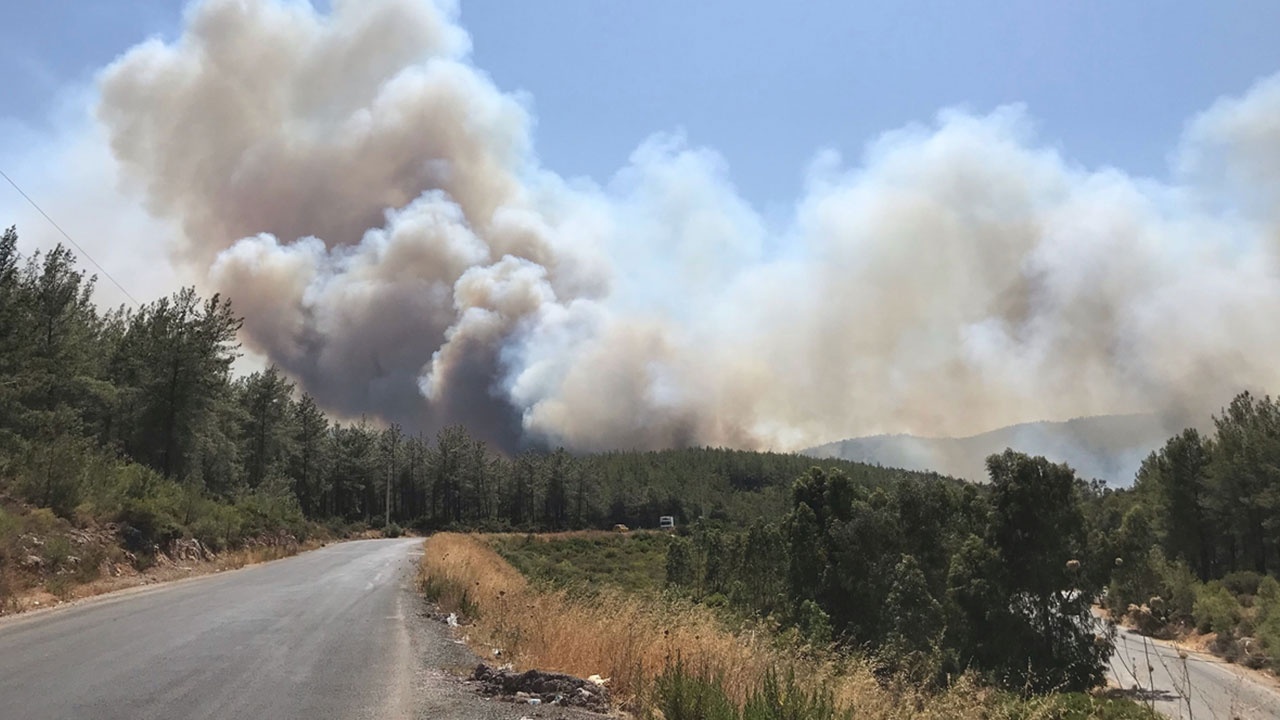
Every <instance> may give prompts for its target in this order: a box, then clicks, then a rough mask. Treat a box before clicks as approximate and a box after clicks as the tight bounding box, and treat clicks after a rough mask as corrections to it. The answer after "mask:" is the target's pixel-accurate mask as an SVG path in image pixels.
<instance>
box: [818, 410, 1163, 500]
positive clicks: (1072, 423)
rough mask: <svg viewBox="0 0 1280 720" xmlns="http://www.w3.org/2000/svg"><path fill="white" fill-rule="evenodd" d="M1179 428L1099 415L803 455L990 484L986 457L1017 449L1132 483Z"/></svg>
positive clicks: (1113, 481)
mask: <svg viewBox="0 0 1280 720" xmlns="http://www.w3.org/2000/svg"><path fill="white" fill-rule="evenodd" d="M1180 429H1181V428H1172V429H1171V428H1168V427H1166V423H1164V422H1163V421H1162V420H1161V418H1160V417H1158V416H1156V415H1153V414H1133V415H1098V416H1094V417H1083V418H1075V419H1073V420H1066V421H1063V422H1029V423H1022V424H1019V425H1010V426H1009V427H1003V428H999V429H996V430H992V431H990V432H985V433H982V434H980V435H973V436H970V437H963V438H923V437H917V436H915V435H874V436H870V437H862V438H851V439H848V440H839V441H837V442H832V443H827V444H825V445H819V446H817V447H813V448H809V449H808V450H804V451H802V452H803V454H805V455H809V456H811V457H816V458H840V459H843V460H853V461H856V462H865V463H871V464H879V465H884V466H888V467H898V468H903V469H905V470H923V471H928V470H933V471H936V472H939V473H942V474H944V475H953V476H955V477H962V478H966V479H968V480H986V478H987V472H986V464H985V463H986V458H987V456H988V455H991V454H993V453H998V452H1002V451H1004V449H1005V448H1013V449H1014V450H1017V451H1019V452H1025V453H1027V454H1029V455H1043V456H1045V457H1047V458H1049V459H1050V460H1052V461H1054V462H1065V463H1067V464H1069V465H1070V466H1071V467H1073V468H1075V470H1076V474H1077V475H1079V476H1080V477H1082V478H1088V479H1092V478H1098V479H1101V480H1105V481H1106V482H1107V483H1108V484H1110V485H1113V486H1128V485H1131V484H1133V477H1134V474H1135V473H1136V472H1137V471H1138V467H1139V466H1140V465H1141V464H1142V461H1143V460H1144V459H1145V458H1146V457H1147V455H1149V454H1150V453H1151V452H1152V451H1153V450H1156V449H1158V448H1160V447H1161V446H1163V445H1164V443H1165V441H1166V440H1168V439H1169V437H1170V436H1171V435H1173V434H1174V433H1176V432H1177V431H1178V430H1180Z"/></svg>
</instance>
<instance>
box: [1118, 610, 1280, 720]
mask: <svg viewBox="0 0 1280 720" xmlns="http://www.w3.org/2000/svg"><path fill="white" fill-rule="evenodd" d="M1185 655H1186V657H1185V658H1183V657H1181V656H1180V655H1179V652H1178V649H1177V648H1176V647H1174V646H1173V645H1171V644H1169V643H1163V642H1160V641H1156V640H1151V639H1148V638H1144V637H1142V636H1141V635H1138V634H1136V633H1131V632H1129V631H1126V630H1123V629H1121V630H1120V631H1119V635H1118V636H1117V637H1116V653H1115V655H1113V656H1112V658H1111V675H1112V680H1113V682H1115V683H1116V684H1118V685H1119V686H1120V687H1122V688H1124V689H1126V690H1134V692H1132V693H1131V696H1132V697H1134V699H1135V700H1138V701H1140V702H1144V703H1145V702H1150V703H1152V704H1153V705H1154V707H1155V709H1156V710H1158V711H1160V713H1161V714H1163V715H1165V716H1168V717H1171V718H1180V719H1184V720H1236V719H1239V720H1274V719H1275V718H1280V693H1278V692H1277V691H1276V690H1274V689H1273V688H1271V687H1268V686H1266V685H1264V684H1263V683H1262V682H1260V681H1258V680H1255V679H1254V678H1252V677H1250V676H1249V675H1248V674H1247V673H1246V672H1245V671H1244V670H1243V669H1241V668H1239V667H1236V666H1234V665H1230V664H1228V663H1225V662H1223V661H1222V660H1219V659H1217V658H1214V657H1212V656H1209V655H1203V654H1201V653H1192V652H1188V653H1185ZM1188 699H1189V701H1188Z"/></svg>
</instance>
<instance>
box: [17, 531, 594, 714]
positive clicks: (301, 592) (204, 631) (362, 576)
mask: <svg viewBox="0 0 1280 720" xmlns="http://www.w3.org/2000/svg"><path fill="white" fill-rule="evenodd" d="M421 547H422V541H421V540H412V539H409V540H364V541H357V542H347V543H338V544H334V545H330V546H328V547H325V548H323V549H320V550H317V551H314V552H309V553H305V554H303V555H299V556H297V557H293V558H288V559H285V560H280V561H276V562H272V563H267V564H263V565H256V566H252V567H248V568H245V569H242V570H237V571H233V572H228V573H222V574H217V575H212V576H206V577H202V578H196V579H192V580H184V581H180V582H177V583H173V584H170V585H161V586H156V587H154V588H151V589H148V590H145V591H142V592H135V593H126V594H122V595H118V596H108V597H106V598H101V599H98V600H96V601H89V602H87V603H85V604H83V605H78V606H73V607H70V608H66V609H59V610H52V611H47V612H40V613H33V614H31V615H29V616H18V617H16V618H12V619H8V620H5V621H4V622H0V718H4V720H66V719H68V718H94V719H95V720H149V719H152V718H154V719H156V720H159V719H161V718H163V719H165V720H172V719H173V718H184V719H188V720H198V719H201V718H219V719H223V718H229V719H239V718H244V719H246V720H248V719H250V718H251V719H253V720H262V719H265V718H271V719H272V720H288V719H290V718H299V719H301V718H307V719H308V720H314V719H324V720H330V719H333V720H343V719H347V718H350V719H351V720H363V719H365V718H379V719H382V718H388V719H397V718H405V719H410V718H467V719H469V718H475V719H476V720H482V719H483V720H488V719H491V718H512V719H515V718H519V717H521V716H532V717H538V716H543V715H544V712H543V711H544V708H532V707H529V706H518V705H515V704H512V703H507V702H501V701H495V700H487V699H484V698H481V697H479V696H477V695H475V694H474V693H472V692H470V691H469V690H467V689H466V688H465V687H464V686H462V685H461V684H460V683H459V682H457V681H456V680H455V679H453V677H454V676H453V674H452V673H451V671H453V670H456V669H457V668H460V667H465V666H467V665H468V664H470V665H472V666H474V663H475V657H474V655H471V654H470V653H469V651H467V650H465V648H462V647H460V646H459V645H457V644H456V643H454V641H453V640H452V638H451V637H450V636H449V635H448V633H447V631H446V630H445V628H444V627H443V626H441V625H439V624H438V623H433V622H430V621H428V620H425V619H423V618H421V617H420V613H419V609H420V601H419V600H418V599H417V598H416V597H415V595H414V593H413V589H412V577H413V575H412V571H413V568H414V566H415V563H416V558H417V557H418V556H419V555H420V553H421ZM555 713H556V715H557V716H559V717H565V716H566V715H568V714H567V713H566V712H565V711H563V710H561V709H559V708H556V709H555ZM546 716H548V717H549V715H546ZM572 716H573V717H581V715H579V714H576V713H575V714H573V715H572Z"/></svg>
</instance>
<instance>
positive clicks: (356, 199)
mask: <svg viewBox="0 0 1280 720" xmlns="http://www.w3.org/2000/svg"><path fill="white" fill-rule="evenodd" d="M333 5H334V7H333V10H332V12H331V13H330V14H328V15H324V14H321V13H319V12H317V11H316V10H314V9H312V8H311V7H310V6H309V5H307V4H305V3H294V2H288V3H286V2H242V1H239V0H205V1H203V2H199V3H197V4H196V5H194V6H193V7H191V8H190V9H189V10H188V13H187V17H186V22H185V26H184V28H183V30H182V33H181V35H180V37H178V38H177V39H176V40H175V41H173V42H171V43H165V42H163V41H160V40H152V41H148V42H146V43H144V44H142V45H139V46H137V47H135V48H133V49H132V50H130V51H129V52H128V53H127V54H125V55H124V56H123V57H121V58H120V59H119V60H117V61H116V62H115V63H114V64H112V65H111V66H110V67H109V68H107V69H106V70H105V71H104V72H103V73H102V75H101V77H100V81H99V90H100V103H99V106H98V118H99V120H100V122H101V123H102V125H103V127H104V128H105V131H106V134H107V136H108V137H109V139H110V143H111V148H112V153H113V155H114V157H115V159H116V161H117V162H118V163H119V165H120V167H121V168H122V169H123V172H124V174H125V176H126V178H128V180H129V181H130V182H131V183H132V184H135V185H136V186H137V187H139V188H141V192H142V193H143V194H144V195H145V199H146V202H147V207H148V209H149V210H150V211H151V212H152V213H154V214H156V215H157V216H160V217H164V218H169V219H172V220H174V221H175V222H176V223H177V224H178V225H179V226H180V227H181V228H182V238H181V241H180V242H179V243H178V244H177V245H176V247H175V252H176V255H177V256H178V257H179V258H180V259H181V261H182V262H183V263H186V264H187V265H188V266H190V267H196V268H199V269H200V271H201V273H204V272H205V271H207V277H208V279H209V282H210V283H211V286H212V287H214V288H216V289H217V290H220V291H223V292H226V293H228V294H230V296H231V297H232V298H233V300H234V302H235V306H236V308H237V310H238V311H239V312H240V313H242V314H243V315H244V316H245V318H246V322H245V327H244V341H245V342H246V343H247V344H248V346H249V347H250V348H252V349H254V350H256V351H258V352H261V353H262V354H264V355H265V356H267V357H268V358H269V359H270V360H271V361H273V362H275V363H277V364H278V365H280V366H281V367H282V368H284V369H285V370H286V371H288V372H289V373H290V374H291V375H292V376H294V377H295V378H297V379H298V380H299V382H300V383H301V384H302V386H303V387H304V388H305V389H306V390H308V391H309V392H311V393H312V394H314V395H315V396H316V397H317V398H318V400H320V401H321V403H322V404H324V405H326V406H327V407H329V408H331V409H333V410H335V411H337V412H339V413H343V414H346V415H356V414H359V413H361V412H368V413H370V414H372V415H375V416H378V417H381V418H384V419H386V420H392V421H399V422H402V423H406V424H408V425H410V426H413V427H419V428H422V429H425V430H428V431H429V430H431V429H433V428H436V427H440V426H442V425H444V424H448V423H465V424H467V425H468V426H470V427H471V428H472V429H473V431H474V432H477V433H478V434H480V435H482V436H485V437H486V438H487V439H489V440H492V441H495V442H498V443H500V444H501V445H503V446H505V447H508V448H514V447H519V446H520V445H522V444H524V443H551V444H564V445H567V446H569V447H572V448H576V449H583V450H587V449H600V448H613V447H642V448H645V447H664V446H673V445H682V444H711V445H731V446H739V447H772V448H779V449H792V448H798V447H804V446H806V445H812V444H816V443H819V442H823V441H828V440H833V439H838V438H841V437H847V436H850V435H857V434H868V433H874V432H902V431H909V432H914V433H918V434H925V435H963V434H968V433H972V432H977V431H981V430H986V429H989V428H992V427H997V426H1000V425H1004V424H1009V423H1012V422H1018V421H1023V420H1033V419H1065V418H1068V417H1074V416H1081V415H1089V414H1101V413H1112V412H1129V411H1157V412H1165V413H1169V414H1170V415H1171V417H1175V418H1181V417H1184V416H1185V413H1188V412H1190V413H1196V414H1200V413H1203V412H1204V411H1205V410H1206V409H1212V408H1215V407H1217V406H1218V405H1219V404H1221V403H1223V402H1225V400H1226V399H1227V398H1229V397H1230V396H1231V394H1233V393H1234V392H1235V391H1237V390H1239V389H1242V388H1246V387H1249V388H1263V389H1266V388H1271V387H1274V386H1276V384H1277V380H1280V377H1277V376H1278V375H1280V366H1277V364H1276V363H1275V362H1274V360H1273V358H1274V357H1275V356H1276V354H1277V352H1278V351H1280V326H1277V325H1276V323H1275V322H1274V320H1273V318H1274V317H1276V316H1277V314H1278V313H1280V267H1278V266H1277V250H1278V249H1280V215H1278V213H1280V210H1278V208H1280V77H1273V78H1271V79H1268V80H1264V81H1262V82H1260V83H1259V84H1258V85H1256V86H1255V87H1254V88H1253V89H1252V90H1251V91H1249V92H1248V93H1247V94H1245V95H1244V96H1242V97H1238V98H1230V99H1224V100H1221V101H1220V102H1219V103H1217V104H1216V105H1214V106H1213V107H1212V108H1210V109H1208V110H1207V111H1206V112H1204V113H1203V114H1201V115H1200V116H1198V117H1196V118H1194V119H1192V120H1191V122H1190V123H1189V124H1188V126H1187V130H1186V132H1185V134H1184V137H1183V140H1182V142H1181V144H1180V146H1179V148H1177V149H1176V152H1175V155H1174V156H1175V157H1176V158H1177V162H1176V168H1175V170H1174V172H1173V177H1172V178H1171V179H1169V180H1167V181H1155V180H1150V179H1141V178H1134V177H1131V176H1128V175H1126V174H1124V173H1122V172H1120V171H1117V170H1111V169H1102V170H1088V169H1085V168H1082V167H1079V166H1077V165H1075V164H1073V163H1071V162H1069V161H1068V160H1067V159H1064V158H1063V157H1061V156H1060V155H1059V154H1058V153H1057V152H1055V151H1053V150H1049V149H1045V148H1043V147H1040V146H1038V145H1037V141H1036V138H1035V137H1034V134H1033V132H1032V130H1031V127H1030V126H1031V122H1030V121H1029V119H1028V117H1027V116H1026V114H1025V113H1024V111H1023V110H1022V109H1020V108H1017V107H1004V108H999V109H997V110H995V111H994V112H991V113H990V114H987V115H974V114H969V113H963V112H958V111H944V112H942V113H941V114H939V116H938V117H937V119H936V120H935V122H933V123H932V124H931V125H928V126H913V127H909V128H905V129H900V130H896V131H892V132H888V133H885V134H884V135H883V136H881V137H880V138H878V139H876V140H875V141H874V142H872V143H871V144H870V145H869V147H868V149H867V150H866V153H865V156H864V157H863V158H862V159H861V160H860V161H859V162H858V163H857V164H856V165H854V166H846V165H845V164H844V163H843V161H842V160H841V159H840V158H838V157H834V156H829V155H820V156H819V158H818V160H817V161H816V162H815V163H814V165H813V167H812V169H811V170H810V174H809V177H808V180H807V183H806V189H805V192H804V194H803V197H801V198H800V199H799V201H798V202H797V203H796V206H795V208H794V213H793V215H792V217H791V219H790V220H789V221H788V223H787V224H786V226H785V227H782V228H775V227H770V226H769V224H768V223H767V222H766V221H765V220H764V219H763V218H762V216H761V215H760V214H758V213H757V212H756V211H755V210H754V209H753V208H752V207H750V206H749V205H748V203H747V202H746V201H744V200H743V199H742V198H741V197H740V196H739V195H738V194H737V193H736V191H735V190H734V188H733V186H732V183H731V181H730V179H729V175H728V172H727V170H726V168H725V167H724V163H723V162H722V161H721V160H720V158H719V157H718V156H717V155H716V154H715V153H714V152H713V151H710V150H707V149H702V148H696V147H689V146H687V144H686V143H684V142H683V141H682V140H681V139H679V138H672V137H665V136H657V137H654V138H651V139H649V140H648V141H646V142H644V143H643V144H642V145H641V146H640V147H639V149H637V150H636V151H635V153H634V154H633V156H632V157H631V159H630V162H629V164H628V165H627V166H626V167H624V168H622V169H621V170H620V171H619V172H618V174H617V176H616V177H615V178H613V179H612V181H611V182H609V183H608V184H607V185H603V186H593V185H587V184H585V183H582V182H574V183H569V182H567V181H565V180H563V179H562V178H560V177H558V176H557V175H555V174H554V173H553V172H551V171H550V170H548V169H546V168H543V167H541V166H540V165H539V163H538V161H537V159H536V156H535V153H534V151H533V138H532V118H531V113H530V110H529V109H528V108H527V107H526V106H525V105H524V104H522V103H521V101H520V100H519V99H518V98H517V96H515V95H512V94H507V93H504V92H503V91H501V90H499V89H498V88H497V87H495V85H494V84H493V82H492V81H490V80H489V79H488V78H487V77H486V76H485V75H484V74H483V73H482V72H481V71H480V70H478V69H477V68H475V67H473V66H472V65H471V64H470V62H469V38H468V36H467V35H466V33H465V32H464V30H463V29H462V28H460V27H459V26H458V25H457V22H456V14H455V13H454V12H453V10H451V9H449V8H443V9H442V8H439V7H436V6H433V5H431V4H429V3H425V2H419V1H416V0H360V1H358V2H357V1H354V0H346V1H342V0H338V1H336V2H334V4H333ZM800 111H802V109H800ZM765 141H767V139H765Z"/></svg>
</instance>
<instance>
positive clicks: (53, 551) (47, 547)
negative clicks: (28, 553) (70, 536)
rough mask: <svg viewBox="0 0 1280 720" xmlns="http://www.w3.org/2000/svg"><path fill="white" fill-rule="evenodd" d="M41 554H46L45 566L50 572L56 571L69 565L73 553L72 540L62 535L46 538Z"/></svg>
mask: <svg viewBox="0 0 1280 720" xmlns="http://www.w3.org/2000/svg"><path fill="white" fill-rule="evenodd" d="M40 554H41V555H43V556H44V562H45V567H47V568H48V569H49V572H53V573H56V572H58V571H59V570H62V569H63V568H65V567H67V564H68V560H69V559H70V558H71V554H72V548H71V542H70V541H69V540H67V538H66V537H64V536H62V535H53V536H51V537H48V538H46V539H45V541H44V548H43V549H42V551H41V553H40Z"/></svg>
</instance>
